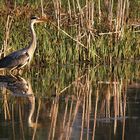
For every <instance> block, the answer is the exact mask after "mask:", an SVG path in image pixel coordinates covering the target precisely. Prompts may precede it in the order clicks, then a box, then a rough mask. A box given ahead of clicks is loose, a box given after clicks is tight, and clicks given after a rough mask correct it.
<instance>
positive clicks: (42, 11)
mask: <svg viewBox="0 0 140 140" xmlns="http://www.w3.org/2000/svg"><path fill="white" fill-rule="evenodd" d="M40 3H41V15H42V16H43V17H44V16H45V13H44V8H43V0H40Z"/></svg>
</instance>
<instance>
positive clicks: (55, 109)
mask: <svg viewBox="0 0 140 140" xmlns="http://www.w3.org/2000/svg"><path fill="white" fill-rule="evenodd" d="M56 98H57V97H56ZM58 108H59V104H58V103H56V102H54V103H53V110H52V116H51V118H52V121H51V127H50V131H49V136H48V140H50V139H54V135H55V129H56V121H57V116H58Z"/></svg>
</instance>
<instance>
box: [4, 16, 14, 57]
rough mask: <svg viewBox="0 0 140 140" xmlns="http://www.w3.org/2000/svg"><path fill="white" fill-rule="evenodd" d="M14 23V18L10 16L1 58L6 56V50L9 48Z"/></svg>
mask: <svg viewBox="0 0 140 140" xmlns="http://www.w3.org/2000/svg"><path fill="white" fill-rule="evenodd" d="M12 21H13V18H12V17H11V16H10V15H8V16H7V21H6V26H5V39H4V42H3V46H2V49H1V57H4V56H5V54H6V49H7V46H8V41H9V34H10V28H11V24H12Z"/></svg>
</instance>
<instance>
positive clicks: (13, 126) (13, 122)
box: [12, 104, 16, 140]
mask: <svg viewBox="0 0 140 140" xmlns="http://www.w3.org/2000/svg"><path fill="white" fill-rule="evenodd" d="M14 124H15V119H14V104H12V130H13V140H15V139H16V137H15V125H14Z"/></svg>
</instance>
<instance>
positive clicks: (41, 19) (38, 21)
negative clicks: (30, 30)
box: [31, 16, 47, 23]
mask: <svg viewBox="0 0 140 140" xmlns="http://www.w3.org/2000/svg"><path fill="white" fill-rule="evenodd" d="M46 21H47V19H46V18H45V17H41V18H39V17H37V16H32V17H31V23H41V22H46Z"/></svg>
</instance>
